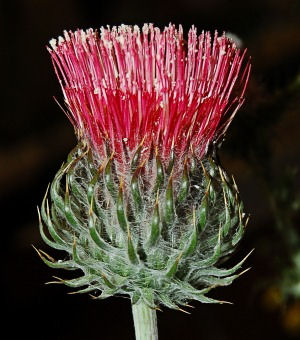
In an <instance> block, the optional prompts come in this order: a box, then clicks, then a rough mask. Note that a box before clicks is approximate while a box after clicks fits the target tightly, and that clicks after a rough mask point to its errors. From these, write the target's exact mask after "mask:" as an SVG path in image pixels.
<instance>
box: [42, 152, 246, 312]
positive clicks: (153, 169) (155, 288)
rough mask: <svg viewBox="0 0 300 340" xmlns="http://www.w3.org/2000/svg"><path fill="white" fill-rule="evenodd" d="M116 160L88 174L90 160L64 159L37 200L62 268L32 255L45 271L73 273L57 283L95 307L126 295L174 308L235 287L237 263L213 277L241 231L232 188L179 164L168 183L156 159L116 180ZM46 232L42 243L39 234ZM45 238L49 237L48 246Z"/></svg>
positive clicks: (216, 174) (205, 170)
mask: <svg viewBox="0 0 300 340" xmlns="http://www.w3.org/2000/svg"><path fill="white" fill-rule="evenodd" d="M114 163H115V161H114V158H113V157H111V158H108V159H105V160H104V161H103V163H102V165H100V166H99V167H98V168H97V167H95V165H94V161H93V156H92V154H91V152H90V151H88V150H84V149H82V148H80V147H78V148H76V149H75V150H74V151H73V152H72V153H70V155H69V158H68V161H67V162H66V164H65V165H63V166H62V168H61V169H60V170H59V172H58V173H57V175H56V177H55V179H54V181H53V183H52V185H51V187H50V198H51V203H50V204H49V203H48V200H47V199H46V197H45V199H44V200H43V203H42V208H41V219H40V232H41V235H42V238H43V240H44V241H45V242H46V243H47V244H48V245H49V246H51V247H53V248H56V249H59V250H64V251H65V252H67V253H68V254H69V260H67V261H57V262H55V261H53V260H52V259H51V258H50V257H47V256H46V255H43V253H41V252H40V256H41V258H42V259H43V261H44V262H45V263H46V264H48V265H49V266H50V267H54V268H64V269H70V270H72V269H77V268H78V269H81V270H82V272H83V275H82V276H81V277H79V278H75V279H72V280H59V282H62V283H65V284H66V285H68V286H70V287H73V288H79V290H77V292H78V293H84V292H90V293H92V294H93V295H94V296H95V297H97V298H105V297H108V296H111V295H114V294H126V295H129V296H130V297H131V299H132V301H133V303H135V302H137V301H139V300H140V299H143V301H144V302H145V303H146V304H148V305H150V306H152V307H154V306H158V305H160V304H162V305H165V306H167V307H170V308H174V309H179V306H180V305H183V306H184V305H185V304H186V303H187V302H188V301H189V300H198V301H201V302H204V303H212V302H222V301H217V300H214V299H212V298H209V297H207V296H206V293H207V292H209V291H210V290H211V289H212V288H214V287H217V286H226V285H229V284H231V282H232V281H233V280H234V279H235V278H237V277H238V276H239V275H240V274H236V272H237V270H238V269H240V268H241V266H242V264H243V262H244V261H245V259H243V260H242V261H241V262H239V263H238V264H237V265H236V266H234V267H233V268H230V269H223V268H219V265H218V264H219V263H220V261H221V260H222V259H224V258H225V257H227V255H229V254H230V253H232V252H233V250H234V249H235V247H236V245H237V244H238V242H239V241H240V239H241V237H242V236H243V233H244V229H245V222H244V213H243V205H242V203H241V202H240V200H239V196H238V192H237V188H236V186H235V183H234V182H233V181H232V180H230V179H229V178H228V176H227V174H226V173H225V172H224V170H223V169H222V168H221V167H220V166H219V165H218V164H216V162H215V160H214V159H212V158H206V159H204V160H203V161H202V162H198V161H197V160H196V159H192V160H187V161H186V162H185V163H184V166H183V169H181V171H177V173H176V174H175V173H174V172H173V171H174V170H173V168H172V165H171V166H170V167H169V168H167V169H166V168H164V167H163V166H162V163H161V161H160V159H159V156H158V155H155V153H154V154H153V158H152V159H150V160H149V161H148V163H147V166H146V165H145V164H144V165H141V166H140V167H135V166H134V164H132V167H130V171H128V173H126V174H125V175H124V176H123V177H121V178H119V177H118V176H117V174H116V172H115V171H114V168H115V164H114ZM44 225H46V226H47V227H48V231H49V235H46V233H45V231H44ZM49 236H51V238H49Z"/></svg>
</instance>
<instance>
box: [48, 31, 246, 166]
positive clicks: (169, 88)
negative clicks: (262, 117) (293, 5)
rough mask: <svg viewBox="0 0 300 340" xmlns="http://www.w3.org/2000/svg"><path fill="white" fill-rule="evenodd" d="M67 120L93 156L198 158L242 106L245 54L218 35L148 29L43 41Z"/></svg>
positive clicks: (87, 33) (79, 33) (78, 33)
mask: <svg viewBox="0 0 300 340" xmlns="http://www.w3.org/2000/svg"><path fill="white" fill-rule="evenodd" d="M50 45H51V47H52V48H51V49H50V48H49V51H50V53H51V57H52V60H53V64H54V67H55V70H56V74H57V76H58V78H59V81H60V83H61V86H62V89H63V93H64V97H65V102H66V105H67V108H68V113H67V114H68V117H69V119H70V120H71V122H72V124H73V125H74V127H75V129H76V131H77V134H78V136H79V138H82V139H84V140H85V141H87V142H88V144H89V145H90V146H91V148H92V149H93V151H94V152H96V153H97V154H98V155H99V156H100V157H106V156H107V151H106V145H107V144H109V146H110V150H112V151H114V153H115V155H116V156H117V158H118V159H120V160H121V159H122V158H123V155H124V152H125V149H127V152H134V151H135V150H136V149H137V147H138V146H139V145H140V144H141V143H143V149H144V150H145V154H147V150H150V149H151V147H152V146H154V147H155V148H156V149H157V150H158V152H159V153H160V155H161V157H162V158H163V159H164V160H167V159H168V158H169V156H170V153H171V151H172V150H173V151H174V152H175V154H177V155H179V157H180V156H182V155H184V154H186V153H189V152H191V151H192V152H193V154H194V155H195V156H196V157H198V158H200V159H201V158H203V157H204V156H205V155H206V153H207V150H208V147H209V145H211V144H212V143H213V142H216V141H217V140H218V139H220V137H222V136H223V135H224V133H225V131H226V129H227V127H228V125H229V124H230V122H231V120H232V118H233V117H234V115H235V113H236V112H237V110H238V109H239V107H240V106H241V105H242V103H243V102H244V92H245V88H246V85H247V82H248V78H249V73H250V68H251V66H250V64H249V62H244V59H245V53H246V51H244V52H241V51H240V50H239V49H238V48H237V47H236V46H235V44H234V42H233V41H231V40H230V39H228V38H227V37H226V36H225V35H222V36H218V34H217V32H216V33H215V35H214V37H213V38H212V37H211V35H210V33H209V32H202V33H201V34H199V35H197V30H196V28H195V27H192V28H191V29H190V30H189V32H188V38H187V42H185V40H184V37H183V30H182V27H181V26H179V28H178V29H177V28H176V27H175V26H174V25H171V24H170V25H169V26H168V27H166V28H164V30H163V31H161V30H160V29H159V28H157V27H154V26H153V25H152V24H149V25H146V24H145V25H144V26H143V28H142V29H141V30H140V29H139V28H138V27H137V26H134V27H131V26H125V25H121V26H119V27H118V28H117V27H113V28H111V29H110V28H107V29H104V28H103V27H102V28H101V29H100V32H98V31H94V30H92V29H88V30H87V31H83V30H77V31H76V32H66V31H65V32H64V38H62V37H60V38H59V39H58V42H57V41H56V40H54V39H53V40H52V41H51V42H50Z"/></svg>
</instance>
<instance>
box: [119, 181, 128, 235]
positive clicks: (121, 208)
mask: <svg viewBox="0 0 300 340" xmlns="http://www.w3.org/2000/svg"><path fill="white" fill-rule="evenodd" d="M117 217H118V221H119V225H120V228H121V229H122V230H123V231H124V232H125V233H126V232H127V229H128V223H127V218H126V214H125V209H124V202H123V180H121V182H120V187H119V194H118V198H117Z"/></svg>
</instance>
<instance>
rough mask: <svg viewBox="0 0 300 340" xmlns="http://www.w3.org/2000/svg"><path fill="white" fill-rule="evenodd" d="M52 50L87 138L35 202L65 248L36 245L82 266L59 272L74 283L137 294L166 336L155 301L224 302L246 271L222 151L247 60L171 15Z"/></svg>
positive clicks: (151, 327)
mask: <svg viewBox="0 0 300 340" xmlns="http://www.w3.org/2000/svg"><path fill="white" fill-rule="evenodd" d="M48 50H49V52H50V54H51V58H52V61H53V65H54V68H55V72H56V75H57V77H58V79H59V82H60V85H61V87H62V91H63V94H64V100H65V105H66V109H65V112H66V115H67V116H68V118H69V119H70V121H71V123H72V124H73V126H74V129H75V132H76V135H77V138H78V145H77V146H76V147H75V148H74V150H72V151H71V152H70V154H69V156H68V158H67V161H66V162H65V164H63V165H62V167H61V168H60V169H59V171H58V172H57V174H56V176H55V178H54V180H53V182H52V184H51V185H50V188H49V190H47V193H46V195H45V198H44V199H43V202H42V205H41V209H40V210H39V225H40V233H41V236H42V238H43V240H44V241H45V243H47V244H48V245H49V246H50V247H52V248H55V249H58V250H61V251H63V252H64V254H63V258H64V260H58V261H55V260H54V259H53V258H52V257H51V256H49V255H47V254H46V253H45V252H43V251H42V250H39V251H38V253H39V255H40V257H41V258H42V260H43V261H44V262H45V263H46V264H47V265H49V266H50V267H53V268H63V269H67V270H74V269H80V270H81V272H82V275H81V276H80V277H76V278H74V279H71V280H63V279H60V278H56V280H57V281H56V282H58V283H64V284H66V285H67V286H70V287H72V288H75V289H76V291H75V292H76V293H90V295H92V296H93V298H95V299H103V298H106V297H109V296H112V295H115V294H118V295H120V294H121V295H127V296H128V297H129V298H130V299H131V303H132V311H133V317H134V324H135V332H136V338H137V339H157V337H158V335H157V327H156V309H158V308H159V307H160V306H166V307H169V308H172V309H177V310H184V309H185V307H188V302H189V301H191V300H197V301H200V302H203V303H222V302H223V301H218V300H215V299H213V298H211V297H209V296H207V293H208V292H209V291H210V290H211V289H212V288H215V287H218V286H226V285H229V284H231V283H232V282H233V280H234V279H236V278H237V277H238V276H239V275H240V274H241V270H240V268H241V266H242V264H243V263H244V261H245V258H244V259H243V260H242V261H240V262H239V263H237V264H236V265H235V266H234V267H232V268H229V269H224V268H223V267H220V265H221V264H222V263H223V262H224V260H225V259H227V258H228V256H229V255H230V254H231V253H232V252H233V251H234V250H235V248H236V246H237V245H238V243H239V241H240V240H241V238H242V236H243V233H244V230H245V226H246V222H247V218H246V217H245V214H244V212H243V204H242V202H241V200H240V198H239V193H238V189H237V186H236V184H235V181H234V179H233V177H230V176H229V175H227V173H226V172H225V170H224V169H223V168H222V167H221V165H220V162H219V161H218V157H217V149H218V147H219V146H220V144H221V142H222V139H223V138H224V134H225V132H226V130H227V128H228V126H229V124H230V122H231V120H232V119H233V117H234V115H235V114H236V112H237V110H238V109H239V107H240V106H241V105H242V104H243V102H244V92H245V88H246V85H247V82H248V77H249V72H250V64H249V62H247V61H245V51H244V52H241V51H240V50H239V49H237V48H236V46H235V44H234V42H233V41H231V40H230V39H228V38H227V37H226V36H225V35H222V36H219V35H218V34H217V32H216V33H215V35H214V36H213V37H212V36H211V35H210V33H208V32H202V33H201V34H197V30H196V28H195V27H192V28H191V29H190V30H189V32H188V37H187V41H186V40H185V39H184V37H183V30H182V27H181V26H179V28H176V27H175V26H174V25H171V24H170V25H169V26H168V27H166V28H164V30H163V31H161V30H160V29H159V28H157V27H154V26H153V25H152V24H150V25H144V26H143V27H142V29H139V28H138V27H137V26H134V27H131V26H125V25H121V26H120V27H113V28H109V27H108V28H106V29H105V28H103V27H102V28H101V29H100V31H96V30H92V29H88V30H87V31H83V30H77V31H76V32H66V31H65V32H64V37H59V38H58V41H57V40H55V39H53V40H51V41H50V47H49V48H48ZM45 227H47V230H48V231H46V228H45ZM66 253H67V254H68V259H67V260H65V258H66Z"/></svg>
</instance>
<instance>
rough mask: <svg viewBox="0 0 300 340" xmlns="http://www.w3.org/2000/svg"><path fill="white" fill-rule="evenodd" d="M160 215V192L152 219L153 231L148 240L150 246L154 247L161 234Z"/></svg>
mask: <svg viewBox="0 0 300 340" xmlns="http://www.w3.org/2000/svg"><path fill="white" fill-rule="evenodd" d="M159 225H160V217H159V208H158V193H157V196H156V202H155V206H154V211H153V215H152V219H151V231H150V235H149V238H148V241H147V242H146V244H147V246H148V247H153V246H154V245H155V244H156V242H157V240H158V238H159V235H160V227H159Z"/></svg>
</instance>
